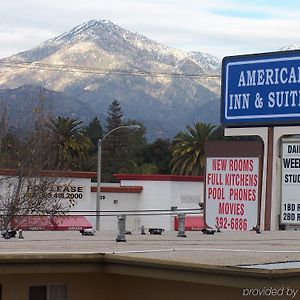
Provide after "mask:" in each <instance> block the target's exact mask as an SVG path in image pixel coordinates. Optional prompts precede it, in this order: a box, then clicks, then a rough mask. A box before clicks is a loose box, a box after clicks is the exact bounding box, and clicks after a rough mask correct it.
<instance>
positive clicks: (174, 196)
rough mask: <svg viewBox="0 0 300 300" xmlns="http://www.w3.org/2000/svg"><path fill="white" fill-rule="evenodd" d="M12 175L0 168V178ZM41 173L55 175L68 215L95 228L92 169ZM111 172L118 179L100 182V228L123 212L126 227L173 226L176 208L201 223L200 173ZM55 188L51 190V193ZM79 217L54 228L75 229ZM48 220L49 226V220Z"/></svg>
mask: <svg viewBox="0 0 300 300" xmlns="http://www.w3.org/2000/svg"><path fill="white" fill-rule="evenodd" d="M15 175H16V173H15V171H14V170H8V169H2V170H1V169H0V178H1V177H2V178H3V177H5V176H12V177H13V176H15ZM41 176H45V177H55V178H59V181H58V182H60V185H57V187H56V188H57V189H58V190H59V192H63V193H64V198H65V199H70V200H72V201H73V202H75V205H74V206H73V207H72V208H71V211H70V215H80V216H85V217H86V219H87V220H88V221H89V222H90V224H91V225H92V226H93V227H94V228H95V223H96V217H95V211H96V198H97V186H96V183H95V182H92V178H94V179H95V178H96V173H95V172H74V171H65V172H63V171H62V172H61V171H60V172H57V171H43V172H41ZM115 176H116V178H117V179H118V180H119V181H120V183H116V184H108V183H102V184H101V198H102V199H101V201H100V228H101V230H117V215H120V214H125V215H126V216H127V219H126V229H128V230H140V228H141V226H144V227H145V229H148V228H162V229H164V230H167V231H168V230H173V229H174V222H175V218H176V216H177V213H178V212H185V213H187V218H186V220H187V223H188V222H194V223H195V224H194V225H193V226H195V227H197V226H198V227H199V226H200V225H199V222H201V224H202V222H203V218H202V215H201V217H200V210H199V209H200V206H199V204H200V203H202V202H203V177H202V176H178V175H146V174H141V175H137V174H117V175H115ZM64 182H67V183H68V185H69V186H70V188H66V189H65V190H64V186H65V184H64ZM55 192H56V191H53V192H52V193H54V194H53V195H55ZM200 218H201V220H200ZM81 219H82V218H81V217H78V218H73V219H72V220H71V221H69V222H68V224H67V225H66V224H63V222H57V223H58V224H55V229H56V230H59V229H61V230H67V229H68V228H69V229H70V230H76V229H78V228H79V227H80V224H79V222H81ZM50 221H51V220H50ZM52 221H53V220H52ZM72 222H73V223H72ZM48 223H49V224H48V225H49V226H50V227H51V226H52V225H51V224H50V222H48ZM77 223H78V224H77ZM45 226H46V225H45ZM51 228H52V227H51ZM29 229H30V227H29ZM32 229H40V230H46V227H45V228H44V229H43V228H42V226H37V224H35V225H34V226H33V227H32ZM48 229H49V228H48ZM55 229H54V230H55ZM198 229H199V228H198Z"/></svg>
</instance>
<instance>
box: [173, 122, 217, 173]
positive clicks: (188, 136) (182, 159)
mask: <svg viewBox="0 0 300 300" xmlns="http://www.w3.org/2000/svg"><path fill="white" fill-rule="evenodd" d="M215 129H216V126H215V125H212V124H205V123H193V127H191V126H187V132H182V133H180V134H179V135H178V136H177V137H176V138H175V144H174V145H173V146H171V147H170V150H171V153H172V159H171V163H170V164H171V166H172V173H173V174H180V175H202V174H203V170H204V146H205V142H206V141H207V140H210V139H212V138H213V137H214V131H215Z"/></svg>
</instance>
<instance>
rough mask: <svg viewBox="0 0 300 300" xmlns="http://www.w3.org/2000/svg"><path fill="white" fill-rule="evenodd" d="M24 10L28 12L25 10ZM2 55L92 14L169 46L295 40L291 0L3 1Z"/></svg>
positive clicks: (237, 47) (239, 47) (240, 48)
mask: <svg viewBox="0 0 300 300" xmlns="http://www.w3.org/2000/svg"><path fill="white" fill-rule="evenodd" d="M24 12H26V13H24ZM0 18H1V24H2V26H1V27H0V41H1V44H0V57H4V56H6V55H7V54H14V53H16V52H19V51H21V50H25V49H30V48H32V47H34V46H36V45H38V44H39V43H41V42H43V41H45V40H47V39H49V38H52V37H54V36H56V35H60V34H62V33H63V32H67V31H69V30H70V29H71V28H73V27H75V26H77V25H79V24H81V23H84V22H86V21H88V20H91V19H109V20H111V21H112V22H114V23H116V24H118V25H119V26H121V27H124V28H126V29H128V30H130V31H133V32H138V33H140V34H143V35H145V36H147V37H149V38H151V39H153V40H156V41H158V42H161V43H163V44H165V45H167V46H171V47H176V48H181V49H184V50H191V51H205V52H209V53H211V54H214V55H217V56H218V57H220V58H221V57H223V56H224V55H234V54H244V53H254V52H267V51H275V50H279V49H280V48H281V47H283V46H285V45H289V44H294V43H297V41H298V40H299V38H298V28H300V2H299V1H295V0H286V1H279V0H265V1H260V0H251V1H244V0H227V1H224V0H210V1H207V0H186V1H182V0H180V1H179V0H109V1H107V0H105V1H104V0H85V1H82V0H72V1H71V0H63V1H62V0H43V1H40V0H11V1H3V3H1V11H0Z"/></svg>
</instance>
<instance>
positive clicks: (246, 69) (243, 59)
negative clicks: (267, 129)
mask: <svg viewBox="0 0 300 300" xmlns="http://www.w3.org/2000/svg"><path fill="white" fill-rule="evenodd" d="M221 121H222V124H224V125H225V126H252V125H262V126H269V125H277V124H300V51H285V52H274V53H265V54H256V55H244V56H232V57H225V58H224V59H223V62H222V96H221Z"/></svg>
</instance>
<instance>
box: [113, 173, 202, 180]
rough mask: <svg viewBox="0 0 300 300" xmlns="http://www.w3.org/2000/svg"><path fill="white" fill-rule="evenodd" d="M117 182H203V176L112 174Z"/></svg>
mask: <svg viewBox="0 0 300 300" xmlns="http://www.w3.org/2000/svg"><path fill="white" fill-rule="evenodd" d="M114 176H115V177H116V178H117V179H118V180H142V181H185V182H203V181H204V177H203V176H188V175H163V174H114Z"/></svg>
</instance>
